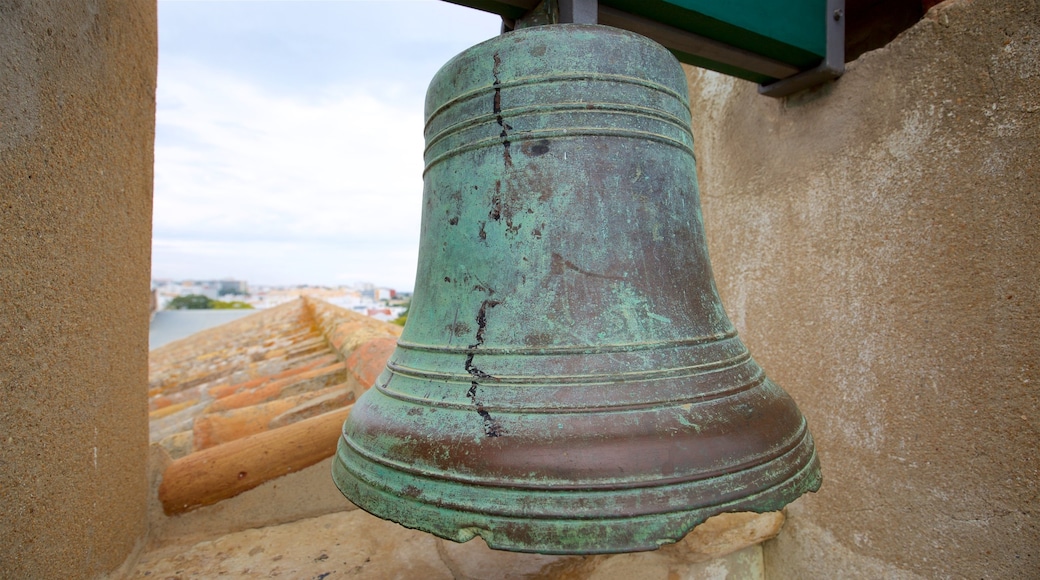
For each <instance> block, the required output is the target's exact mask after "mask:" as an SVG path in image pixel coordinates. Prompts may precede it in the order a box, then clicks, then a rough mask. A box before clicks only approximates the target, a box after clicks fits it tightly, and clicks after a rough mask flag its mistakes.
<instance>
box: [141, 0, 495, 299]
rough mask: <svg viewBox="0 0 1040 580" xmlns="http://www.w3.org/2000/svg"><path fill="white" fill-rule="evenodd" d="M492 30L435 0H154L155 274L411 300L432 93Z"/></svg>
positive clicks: (488, 20)
mask: <svg viewBox="0 0 1040 580" xmlns="http://www.w3.org/2000/svg"><path fill="white" fill-rule="evenodd" d="M498 28H499V22H498V19H497V17H494V16H492V15H489V14H485V13H482V12H479V11H476V10H472V9H468V8H463V7H459V6H456V5H453V4H450V3H447V2H443V1H440V0H408V1H402V0H396V1H385V0H384V1H378V2H375V1H338V2H310V1H304V2H300V1H279V2H261V1H236V2H214V1H192V2H186V1H174V0H160V2H159V79H158V91H157V93H158V94H157V99H156V100H157V123H156V149H155V152H156V153H155V155H156V164H155V206H154V219H153V242H152V277H153V278H172V279H198V280H206V279H214V280H219V279H224V278H234V279H242V280H247V281H249V283H250V284H257V285H296V284H312V285H328V286H337V285H341V284H350V283H355V282H359V281H371V282H372V283H374V284H377V285H383V286H386V287H390V288H395V289H398V290H401V291H411V290H412V289H413V287H414V276H415V268H416V260H417V256H418V241H419V221H420V213H421V207H420V206H421V198H422V164H423V162H422V149H423V138H422V129H423V112H422V106H423V99H424V95H425V91H426V86H427V85H428V83H429V81H430V79H431V78H432V76H433V74H434V73H435V72H436V71H437V69H439V68H440V66H441V65H443V64H444V63H445V62H447V61H448V60H449V59H450V58H451V57H452V56H454V55H455V54H457V53H459V52H461V51H462V50H464V49H466V48H467V47H469V46H472V45H474V44H477V43H479V42H481V41H483V40H486V39H488V38H490V37H492V36H494V35H495V34H497V33H498Z"/></svg>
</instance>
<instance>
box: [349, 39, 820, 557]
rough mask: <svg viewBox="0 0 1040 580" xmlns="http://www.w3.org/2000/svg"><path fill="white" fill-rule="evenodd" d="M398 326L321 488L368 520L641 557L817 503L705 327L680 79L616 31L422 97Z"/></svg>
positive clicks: (534, 53) (551, 549)
mask: <svg viewBox="0 0 1040 580" xmlns="http://www.w3.org/2000/svg"><path fill="white" fill-rule="evenodd" d="M426 119H427V122H426V143H427V146H426V173H425V192H424V200H423V203H424V207H423V218H422V235H421V245H420V250H419V268H418V274H417V279H416V289H415V295H414V299H413V302H412V307H411V311H410V314H409V320H408V325H407V326H406V327H405V329H404V334H403V335H402V336H401V339H400V341H399V343H398V346H397V349H396V351H395V352H394V354H393V355H392V356H391V358H390V360H389V362H388V364H387V368H386V370H385V371H384V372H383V374H382V375H381V376H380V378H379V379H378V380H377V381H376V385H375V387H373V388H372V389H371V390H369V391H368V392H367V393H365V394H364V396H362V397H361V398H360V399H359V400H358V402H357V403H356V404H355V405H354V410H353V411H352V413H351V415H350V418H349V419H348V420H347V422H346V424H345V425H344V426H343V437H342V439H341V440H340V443H339V450H338V453H337V456H336V460H335V463H334V467H333V476H334V478H335V481H336V484H337V486H338V487H339V488H340V490H342V492H343V493H344V495H346V496H347V497H348V498H349V499H350V500H351V501H353V502H354V503H356V504H357V505H358V506H360V507H362V508H364V509H365V510H367V511H369V512H371V513H373V514H375V515H377V516H379V517H382V518H386V519H390V520H393V521H395V522H399V523H401V524H403V525H405V526H408V527H412V528H418V529H421V530H426V531H428V532H432V533H434V534H436V535H438V536H441V537H444V538H448V539H452V540H456V541H466V540H468V539H470V538H472V537H473V536H474V535H480V536H481V537H483V538H484V540H485V541H486V542H487V543H488V545H489V546H491V547H492V548H498V549H504V550H516V551H526V552H542V553H558V554H564V553H600V552H625V551H635V550H648V549H654V548H656V547H658V546H660V545H661V544H665V543H669V542H674V541H677V540H679V539H680V538H682V537H683V536H684V535H685V534H686V533H687V532H688V531H690V529H692V528H693V527H694V526H695V525H697V524H698V523H700V522H702V521H704V520H705V519H706V518H708V517H710V516H712V515H714V514H717V513H720V512H727V511H759V512H762V511H772V510H777V509H779V508H781V507H783V506H784V505H785V504H787V503H789V502H791V501H793V500H794V499H795V498H797V497H798V496H800V495H801V494H803V493H804V492H806V491H814V490H816V489H818V488H819V486H820V470H819V463H818V461H817V458H816V453H815V450H814V448H813V443H812V437H811V436H810V434H809V431H808V429H807V427H806V423H805V419H804V418H803V416H802V414H801V413H800V412H799V410H798V408H797V407H796V406H795V404H794V402H793V401H792V400H791V398H790V397H789V396H788V395H787V394H786V393H785V392H784V391H783V390H781V389H780V388H779V387H777V386H776V385H775V384H773V383H772V382H771V381H770V380H769V379H768V378H766V376H765V375H764V374H763V372H762V369H761V368H760V367H759V366H758V365H757V364H755V362H754V361H753V360H752V359H751V357H750V355H749V354H748V351H747V349H746V348H745V346H744V345H743V343H742V342H741V341H740V340H739V339H738V338H737V336H736V331H735V330H734V328H733V325H732V324H731V323H730V321H729V319H728V318H727V317H726V314H725V312H723V309H722V306H721V303H720V301H719V297H718V294H717V292H716V289H715V283H714V280H713V278H712V274H711V265H710V263H709V262H708V254H707V249H706V245H705V238H704V232H703V224H702V220H701V216H700V200H699V197H698V192H697V179H696V169H695V163H694V156H693V136H692V133H691V130H690V113H689V104H688V97H687V89H686V78H685V76H684V74H683V71H682V68H681V67H680V66H679V63H678V62H677V61H676V60H675V58H674V57H673V56H672V55H671V54H670V53H668V51H667V50H665V49H664V48H663V47H661V46H659V45H657V44H655V43H653V42H652V41H650V40H648V39H646V38H643V37H641V36H638V35H636V34H632V33H629V32H625V31H621V30H617V29H612V28H607V27H603V26H593V25H573V24H565V25H550V26H541V27H535V28H527V29H523V30H518V31H516V32H511V33H508V34H504V35H502V36H499V37H497V38H494V39H492V40H489V41H487V42H485V43H483V44H480V45H478V46H475V47H473V48H471V49H469V50H467V51H465V52H463V53H462V54H460V55H459V56H457V57H455V58H454V59H453V60H452V61H450V62H449V63H448V64H447V65H445V66H444V68H443V69H441V71H440V72H439V73H437V76H436V77H435V78H434V80H433V83H432V84H431V86H430V89H429V92H428V94H427V98H426Z"/></svg>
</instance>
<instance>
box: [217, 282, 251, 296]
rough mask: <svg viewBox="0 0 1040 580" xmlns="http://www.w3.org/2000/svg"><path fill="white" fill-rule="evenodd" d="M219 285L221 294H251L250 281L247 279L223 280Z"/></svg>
mask: <svg viewBox="0 0 1040 580" xmlns="http://www.w3.org/2000/svg"><path fill="white" fill-rule="evenodd" d="M219 285H220V291H219V293H220V295H221V296H223V295H225V294H249V283H247V282H246V281H245V280H230V279H228V280H221V281H220V282H219Z"/></svg>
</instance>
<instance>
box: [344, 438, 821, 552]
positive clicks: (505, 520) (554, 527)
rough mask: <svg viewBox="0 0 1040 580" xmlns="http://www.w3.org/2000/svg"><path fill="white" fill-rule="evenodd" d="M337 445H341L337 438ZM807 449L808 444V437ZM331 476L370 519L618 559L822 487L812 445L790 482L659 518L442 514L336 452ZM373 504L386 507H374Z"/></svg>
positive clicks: (511, 547) (460, 537) (449, 535)
mask: <svg viewBox="0 0 1040 580" xmlns="http://www.w3.org/2000/svg"><path fill="white" fill-rule="evenodd" d="M340 445H341V446H342V445H343V442H342V439H341V441H340ZM809 445H810V446H811V445H812V442H811V436H809ZM332 478H333V481H334V483H335V484H336V487H337V488H338V489H339V490H340V492H341V493H342V494H343V495H344V496H345V497H346V498H347V499H349V500H350V501H351V502H352V503H354V505H356V506H357V507H359V508H361V509H362V510H364V511H365V512H367V513H369V514H371V515H373V516H375V517H378V518H381V519H386V520H389V521H392V522H394V523H397V524H399V525H402V526H404V527H406V528H410V529H414V530H419V531H423V532H427V533H430V534H433V535H435V536H437V537H439V538H443V539H445V540H450V541H453V542H457V543H465V542H468V541H469V540H472V539H473V538H474V537H476V536H480V537H481V539H483V540H484V542H485V543H486V544H487V546H488V547H489V548H491V549H494V550H503V551H509V552H520V553H535V554H548V555H583V554H622V553H631V552H644V551H652V550H656V549H658V548H660V547H662V546H665V545H668V544H674V543H676V542H679V541H681V540H682V539H683V538H684V537H685V536H686V535H687V534H689V533H690V532H691V531H693V529H694V528H695V527H697V526H698V525H700V524H701V523H703V522H704V521H705V520H707V519H708V518H710V517H712V516H715V515H719V514H722V513H734V512H755V513H768V512H774V511H779V510H781V509H783V508H784V507H785V506H787V505H788V504H790V503H792V502H794V501H795V500H797V499H798V498H800V497H801V496H802V495H804V494H806V493H815V492H816V491H818V490H819V489H820V487H821V485H822V482H823V477H822V473H821V470H820V463H819V455H818V453H817V452H816V450H815V447H813V448H812V450H811V454H810V457H809V459H808V461H806V462H805V464H804V465H802V467H801V468H800V469H799V470H798V471H797V472H795V473H794V474H793V475H792V476H791V477H789V478H787V479H785V480H783V481H780V482H776V483H775V484H774V485H772V486H770V487H768V488H766V489H763V490H760V491H758V492H757V493H754V494H751V495H748V496H744V497H740V498H737V499H735V500H732V501H728V502H723V503H720V504H716V505H711V506H702V507H698V508H694V509H690V510H676V511H672V512H667V513H663V514H650V515H637V516H627V517H616V518H596V519H578V518H571V519H564V518H557V519H548V518H544V519H528V520H521V519H519V518H513V517H502V516H493V515H492V516H489V515H480V514H478V513H477V512H462V511H459V510H451V509H444V508H441V507H438V506H434V505H432V504H426V503H423V502H421V501H419V500H417V499H413V498H402V497H400V496H397V495H393V494H391V493H390V492H387V491H383V490H379V489H376V488H374V487H373V486H371V485H369V484H368V483H366V482H362V481H360V480H358V479H356V478H354V477H353V476H352V474H351V473H350V472H349V470H348V469H347V468H346V467H345V465H344V463H343V461H342V457H341V455H340V453H337V454H336V456H335V458H334V461H333V464H332ZM377 498H384V499H388V500H390V501H378V499H377ZM453 520H454V521H456V522H463V521H465V522H466V523H468V524H469V525H464V524H462V523H457V524H454V525H453V524H452V523H451V522H452V521H453ZM478 520H482V521H478ZM475 524H479V525H475ZM531 538H541V539H540V540H532V539H531Z"/></svg>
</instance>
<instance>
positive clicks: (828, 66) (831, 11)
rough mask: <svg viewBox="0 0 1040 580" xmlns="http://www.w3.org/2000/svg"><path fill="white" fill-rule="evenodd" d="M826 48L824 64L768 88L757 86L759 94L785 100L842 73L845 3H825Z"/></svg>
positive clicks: (772, 84)
mask: <svg viewBox="0 0 1040 580" xmlns="http://www.w3.org/2000/svg"><path fill="white" fill-rule="evenodd" d="M825 18H826V27H827V28H826V34H827V46H826V55H825V56H824V59H823V62H821V63H820V64H818V65H816V67H815V68H812V69H809V70H807V71H804V72H800V73H798V74H796V75H793V76H789V77H787V78H783V79H780V80H778V81H776V82H773V83H770V84H768V85H759V86H758V92H759V94H762V95H766V96H767V97H776V98H780V97H786V96H788V95H791V94H794V93H797V92H798V91H800V90H802V89H807V88H809V87H813V86H816V85H819V84H822V83H825V82H827V81H829V80H832V79H836V78H838V77H840V76H841V75H842V73H844V72H845V0H827V12H826V16H825Z"/></svg>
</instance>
